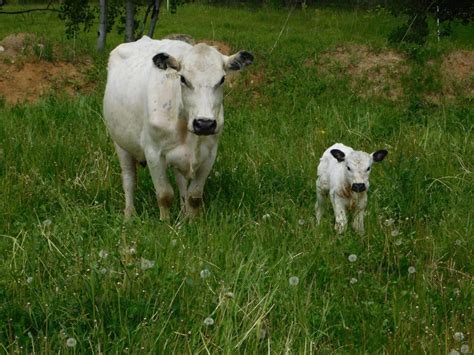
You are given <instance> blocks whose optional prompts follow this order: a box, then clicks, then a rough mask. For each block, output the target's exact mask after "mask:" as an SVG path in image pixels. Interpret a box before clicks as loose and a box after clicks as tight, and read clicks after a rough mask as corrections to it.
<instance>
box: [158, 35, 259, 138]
mask: <svg viewBox="0 0 474 355" xmlns="http://www.w3.org/2000/svg"><path fill="white" fill-rule="evenodd" d="M153 62H154V63H155V65H156V66H157V67H158V68H160V69H167V68H172V69H174V70H176V71H177V72H178V74H179V80H180V81H181V97H182V101H183V110H184V115H185V117H186V118H187V120H188V123H187V126H188V131H190V132H193V133H194V134H197V135H212V134H216V133H218V132H220V130H221V129H222V126H223V125H224V118H223V113H221V110H222V101H223V84H224V81H225V77H226V74H227V73H228V72H229V71H236V70H241V69H243V68H244V67H246V66H247V65H249V64H252V62H253V55H252V54H250V53H249V52H245V51H241V52H238V53H237V54H234V55H231V56H226V55H223V54H221V53H219V52H218V51H217V50H216V49H215V48H214V47H211V46H208V45H207V44H204V43H200V44H197V45H195V46H193V47H192V48H191V49H190V50H189V51H188V52H187V53H185V54H184V56H183V58H182V59H181V60H178V59H177V58H174V57H172V56H170V55H169V54H167V53H158V54H157V55H155V56H154V57H153Z"/></svg>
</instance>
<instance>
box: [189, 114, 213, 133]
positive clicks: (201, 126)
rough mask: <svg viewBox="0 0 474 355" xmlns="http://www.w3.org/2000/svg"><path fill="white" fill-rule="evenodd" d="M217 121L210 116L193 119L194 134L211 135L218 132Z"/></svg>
mask: <svg viewBox="0 0 474 355" xmlns="http://www.w3.org/2000/svg"><path fill="white" fill-rule="evenodd" d="M216 127H217V122H216V120H214V119H209V118H195V119H194V120H193V130H194V134H197V135H198V136H210V135H211V134H215V133H216Z"/></svg>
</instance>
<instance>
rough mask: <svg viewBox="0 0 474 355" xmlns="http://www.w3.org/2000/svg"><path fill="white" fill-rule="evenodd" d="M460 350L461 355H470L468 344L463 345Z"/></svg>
mask: <svg viewBox="0 0 474 355" xmlns="http://www.w3.org/2000/svg"><path fill="white" fill-rule="evenodd" d="M460 350H461V353H463V354H469V345H467V344H463V345H461V349H460Z"/></svg>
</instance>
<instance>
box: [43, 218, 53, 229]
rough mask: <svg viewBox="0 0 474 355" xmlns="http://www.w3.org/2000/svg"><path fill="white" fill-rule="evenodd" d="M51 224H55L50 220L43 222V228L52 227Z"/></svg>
mask: <svg viewBox="0 0 474 355" xmlns="http://www.w3.org/2000/svg"><path fill="white" fill-rule="evenodd" d="M51 223H53V222H52V221H51V220H50V219H45V220H44V221H43V226H45V227H49V226H50V225H51Z"/></svg>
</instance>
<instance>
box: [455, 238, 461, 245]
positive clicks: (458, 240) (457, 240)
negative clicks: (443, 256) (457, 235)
mask: <svg viewBox="0 0 474 355" xmlns="http://www.w3.org/2000/svg"><path fill="white" fill-rule="evenodd" d="M454 244H456V245H457V246H458V247H459V246H461V245H462V240H461V239H456V241H455V242H454Z"/></svg>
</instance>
